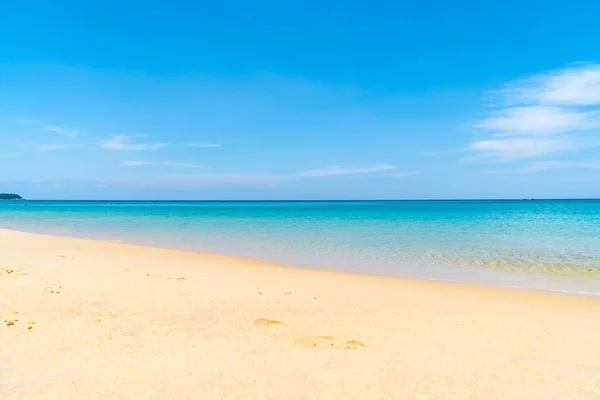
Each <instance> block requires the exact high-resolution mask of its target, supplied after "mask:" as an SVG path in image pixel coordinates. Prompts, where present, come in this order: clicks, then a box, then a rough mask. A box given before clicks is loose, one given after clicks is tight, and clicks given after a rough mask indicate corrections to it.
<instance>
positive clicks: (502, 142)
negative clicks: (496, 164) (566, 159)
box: [469, 137, 576, 162]
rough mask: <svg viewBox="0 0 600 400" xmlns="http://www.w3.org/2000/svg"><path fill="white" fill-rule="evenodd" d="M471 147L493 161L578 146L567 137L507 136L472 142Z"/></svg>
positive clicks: (524, 157)
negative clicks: (505, 137)
mask: <svg viewBox="0 0 600 400" xmlns="http://www.w3.org/2000/svg"><path fill="white" fill-rule="evenodd" d="M469 146H470V149H472V150H474V151H476V152H478V153H479V156H480V157H484V158H488V159H493V161H500V162H506V161H515V160H522V159H526V158H532V157H537V156H541V155H546V154H552V153H557V152H561V151H566V150H569V149H573V148H576V146H575V144H574V143H570V142H569V140H568V139H567V138H561V137H554V138H522V137H516V138H514V137H513V138H507V139H489V140H479V141H476V142H472V143H471V144H470V145H469Z"/></svg>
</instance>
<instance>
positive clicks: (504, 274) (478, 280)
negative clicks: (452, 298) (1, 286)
mask: <svg viewBox="0 0 600 400" xmlns="http://www.w3.org/2000/svg"><path fill="white" fill-rule="evenodd" d="M1 231H7V232H15V233H24V234H30V235H40V236H47V237H57V238H65V239H75V240H89V241H96V242H105V243H118V244H121V245H126V246H136V247H143V248H153V249H162V250H170V251H176V252H186V253H191V254H196V255H198V256H207V257H210V256H215V257H223V258H225V259H226V258H230V259H231V260H233V261H235V260H238V261H246V262H255V263H261V264H271V265H273V266H275V267H285V268H299V269H304V270H313V271H322V272H335V273H341V274H354V275H359V276H375V277H382V278H391V279H403V280H408V281H421V282H440V283H447V284H457V285H466V286H474V287H484V288H499V289H509V290H523V291H531V292H540V293H550V294H558V295H566V296H577V297H586V298H593V299H600V279H597V278H589V277H577V276H569V275H560V274H553V273H547V272H546V273H542V272H534V271H521V270H502V269H494V268H487V267H480V268H476V267H457V266H446V267H433V266H427V265H420V266H419V268H418V270H417V269H416V268H410V269H407V268H406V265H404V269H402V270H401V271H400V272H396V273H393V272H395V271H390V270H388V271H385V272H382V271H364V270H361V268H360V267H352V268H349V267H348V264H347V260H343V259H336V260H334V264H335V265H340V264H345V267H342V268H340V269H335V268H326V267H324V264H326V263H325V262H324V261H316V259H312V260H310V261H308V259H304V260H303V261H287V260H286V257H282V256H281V255H278V256H275V255H273V254H270V257H260V256H258V255H256V254H252V255H248V253H246V254H244V252H236V251H235V250H231V249H225V250H221V249H219V250H215V251H212V250H210V249H208V250H198V249H194V248H188V247H185V246H181V247H180V246H176V245H161V244H160V243H158V242H153V241H151V240H144V239H142V238H138V239H135V238H127V239H113V240H111V239H106V238H100V237H89V236H72V235H70V234H68V233H65V234H55V233H46V232H36V231H27V230H20V229H14V228H3V227H0V232H1ZM227 251H231V252H232V253H233V254H232V253H227ZM236 253H237V254H236ZM328 261H331V260H328ZM345 261H346V262H345ZM407 265H408V264H407ZM425 271H428V272H429V273H432V272H433V274H432V276H426V275H427V273H426V272H425ZM554 279H555V280H556V281H558V280H560V282H556V281H554V282H551V281H553V280H554ZM541 282H543V283H541ZM550 283H552V284H551V285H550V286H549V284H550ZM596 283H597V284H598V286H597V285H594V284H596ZM536 284H537V286H536ZM565 286H569V288H568V289H566V288H565ZM582 286H583V287H582ZM588 286H589V287H591V288H592V290H595V291H590V290H589V288H588Z"/></svg>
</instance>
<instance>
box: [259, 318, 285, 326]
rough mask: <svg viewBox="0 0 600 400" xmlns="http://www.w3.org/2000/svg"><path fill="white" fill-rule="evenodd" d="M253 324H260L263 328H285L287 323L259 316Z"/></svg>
mask: <svg viewBox="0 0 600 400" xmlns="http://www.w3.org/2000/svg"><path fill="white" fill-rule="evenodd" d="M254 326H260V327H263V328H287V327H288V324H286V323H285V322H281V321H277V320H274V319H264V318H259V319H257V320H256V321H254Z"/></svg>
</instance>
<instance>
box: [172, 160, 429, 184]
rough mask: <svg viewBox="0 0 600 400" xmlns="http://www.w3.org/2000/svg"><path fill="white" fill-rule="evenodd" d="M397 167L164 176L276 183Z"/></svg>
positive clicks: (411, 172) (181, 178) (403, 175)
mask: <svg viewBox="0 0 600 400" xmlns="http://www.w3.org/2000/svg"><path fill="white" fill-rule="evenodd" d="M394 169H396V167H395V166H393V165H388V164H376V165H373V166H368V167H344V166H329V167H326V168H322V169H313V170H307V171H302V172H298V173H290V174H263V173H205V174H169V175H163V176H162V178H164V179H167V180H173V181H181V182H211V183H243V184H274V183H278V182H284V181H297V180H301V179H313V178H322V177H333V176H345V175H357V174H370V173H376V172H383V171H390V170H394ZM420 173H422V172H421V171H407V172H401V173H398V175H397V176H395V175H394V174H387V175H384V176H389V177H396V178H400V177H406V176H410V175H417V174H420Z"/></svg>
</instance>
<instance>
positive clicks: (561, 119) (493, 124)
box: [475, 106, 600, 136]
mask: <svg viewBox="0 0 600 400" xmlns="http://www.w3.org/2000/svg"><path fill="white" fill-rule="evenodd" d="M475 126H476V127H477V128H480V129H485V130H489V131H492V132H497V134H498V135H502V136H512V135H531V136H546V135H554V134H558V133H562V132H571V131H578V130H587V129H593V128H598V127H600V113H599V112H597V111H576V110H570V109H563V108H561V107H547V106H531V107H514V108H506V109H504V110H501V111H499V112H497V113H496V114H494V116H492V117H490V118H487V119H485V120H483V121H480V122H479V123H477V124H476V125H475Z"/></svg>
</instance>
